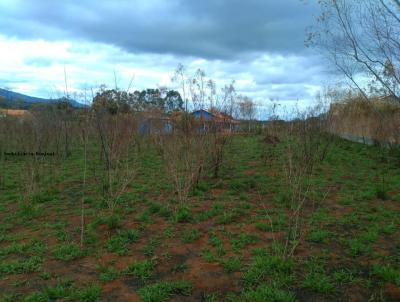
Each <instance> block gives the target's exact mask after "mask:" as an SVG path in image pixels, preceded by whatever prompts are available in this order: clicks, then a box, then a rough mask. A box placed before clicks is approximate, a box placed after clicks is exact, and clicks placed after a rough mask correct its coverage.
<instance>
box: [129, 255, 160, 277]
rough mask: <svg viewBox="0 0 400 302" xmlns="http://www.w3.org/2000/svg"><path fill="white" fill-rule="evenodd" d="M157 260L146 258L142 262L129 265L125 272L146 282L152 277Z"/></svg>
mask: <svg viewBox="0 0 400 302" xmlns="http://www.w3.org/2000/svg"><path fill="white" fill-rule="evenodd" d="M156 264H157V263H156V261H155V260H144V261H142V262H135V263H132V264H130V265H129V266H128V268H127V269H126V270H124V273H125V274H126V275H131V276H134V277H136V278H138V279H139V280H140V281H142V282H144V281H147V280H148V279H150V278H151V276H152V275H153V271H154V268H155V266H156Z"/></svg>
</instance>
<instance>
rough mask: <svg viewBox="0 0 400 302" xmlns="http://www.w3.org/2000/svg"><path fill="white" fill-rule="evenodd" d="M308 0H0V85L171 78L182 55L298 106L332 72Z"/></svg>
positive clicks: (124, 85)
mask: <svg viewBox="0 0 400 302" xmlns="http://www.w3.org/2000/svg"><path fill="white" fill-rule="evenodd" d="M315 2H317V1H312V0H311V1H304V0H303V1H302V0H279V1H276V0H246V1H243V0H202V1H198V0H168V1H167V0H79V1H74V0H64V1H54V0H0V87H1V88H8V89H11V90H14V91H17V92H20V93H25V94H29V95H32V96H37V97H59V96H60V95H62V94H64V93H65V91H66V90H67V91H68V93H69V94H73V93H78V94H79V93H82V92H84V91H86V92H88V91H92V90H93V89H94V90H96V89H98V87H99V86H100V85H102V84H106V85H107V86H108V87H110V88H113V87H115V86H117V87H118V88H120V89H128V88H130V89H132V90H136V89H139V90H140V89H144V88H156V87H159V86H166V87H169V88H176V85H177V84H176V83H174V82H172V81H171V78H172V77H173V74H174V70H175V69H176V66H177V65H178V64H179V63H181V64H183V65H184V66H185V67H186V69H187V72H188V73H189V74H190V73H194V72H195V71H196V70H197V69H198V68H201V69H202V70H204V71H205V73H206V75H207V76H208V77H209V78H212V79H214V80H215V81H216V83H217V84H218V86H219V87H221V86H223V85H224V84H226V83H229V82H230V81H231V80H235V84H236V90H237V92H238V93H240V94H244V95H247V96H249V97H252V98H253V99H254V100H255V101H256V102H257V103H258V104H259V105H260V106H261V107H263V106H269V105H268V104H270V103H271V101H270V100H271V99H274V100H275V101H278V102H279V103H281V104H282V105H293V104H298V105H300V106H303V107H304V106H307V105H308V104H311V103H312V102H313V100H314V99H315V95H316V93H317V91H320V90H322V89H323V88H324V87H325V86H326V85H327V83H329V81H331V76H330V71H329V68H328V67H327V64H326V62H325V60H324V58H323V57H322V56H321V55H319V54H318V52H317V51H316V50H314V49H309V48H306V47H305V46H304V40H305V37H306V29H307V28H308V27H309V26H311V25H312V24H313V23H314V22H315V19H316V17H317V16H318V13H319V10H318V7H317V4H316V3H315ZM65 83H67V85H66V84H65ZM87 94H88V93H87Z"/></svg>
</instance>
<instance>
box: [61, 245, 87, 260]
mask: <svg viewBox="0 0 400 302" xmlns="http://www.w3.org/2000/svg"><path fill="white" fill-rule="evenodd" d="M84 254H85V253H84V251H83V250H82V249H81V248H80V246H79V245H77V244H76V243H63V244H60V245H58V246H57V247H56V248H55V249H54V250H53V255H54V258H55V259H57V260H62V261H71V260H75V259H78V258H80V257H82V256H83V255H84Z"/></svg>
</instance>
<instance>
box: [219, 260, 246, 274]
mask: <svg viewBox="0 0 400 302" xmlns="http://www.w3.org/2000/svg"><path fill="white" fill-rule="evenodd" d="M222 266H223V267H224V269H225V270H226V271H227V272H228V273H232V272H238V271H240V269H241V268H242V262H241V260H240V258H239V257H230V258H228V259H226V260H224V261H222Z"/></svg>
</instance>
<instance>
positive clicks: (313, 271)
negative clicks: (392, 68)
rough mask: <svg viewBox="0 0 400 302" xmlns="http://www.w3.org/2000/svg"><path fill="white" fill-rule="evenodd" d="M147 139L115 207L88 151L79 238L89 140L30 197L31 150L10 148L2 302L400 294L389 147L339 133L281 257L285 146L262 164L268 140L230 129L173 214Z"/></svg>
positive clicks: (253, 300)
mask: <svg viewBox="0 0 400 302" xmlns="http://www.w3.org/2000/svg"><path fill="white" fill-rule="evenodd" d="M142 148H144V150H142V152H141V153H140V154H141V155H140V158H137V159H136V161H135V165H136V170H137V172H136V174H135V176H134V180H133V182H132V183H131V184H130V185H129V186H128V188H126V190H125V192H124V193H123V194H122V195H121V196H120V197H119V198H118V204H117V206H116V207H115V210H114V212H113V213H110V211H109V209H108V208H107V205H106V204H105V202H104V201H103V199H102V190H101V187H100V186H99V185H98V184H97V183H98V182H96V177H97V176H96V175H97V174H98V170H99V168H98V167H97V166H96V165H97V163H96V162H95V161H93V162H88V170H87V189H86V194H85V222H86V227H85V233H84V245H83V248H81V247H80V235H81V234H80V221H81V206H80V203H81V197H82V167H83V156H82V154H83V153H82V152H83V151H82V150H73V152H72V156H71V157H70V158H69V159H68V160H67V161H66V162H63V163H62V164H59V163H58V162H57V161H55V160H52V159H50V158H44V159H43V163H42V164H41V165H40V167H41V170H40V171H39V175H35V183H36V184H37V189H36V190H31V191H32V192H34V193H31V194H30V195H29V196H24V192H25V191H24V189H23V186H22V183H23V182H24V177H26V176H25V175H26V174H27V173H25V172H26V169H27V168H26V165H27V161H29V160H30V159H29V158H26V157H13V158H7V159H6V161H5V162H4V168H5V171H6V178H5V184H4V188H3V189H0V221H1V224H0V301H31V302H34V301H35V302H36V301H38V302H39V301H40V302H42V301H145V302H150V301H154V302H157V301H232V302H233V301H248V302H259V301H282V302H289V301H400V237H399V230H400V228H399V227H400V215H399V210H400V173H399V172H400V164H399V162H398V160H397V161H396V159H395V158H391V157H390V156H389V157H387V158H382V157H381V156H380V155H379V154H380V152H379V150H378V149H377V148H376V147H369V146H364V145H361V144H355V143H350V142H346V141H343V140H336V141H335V142H334V144H333V145H332V147H331V149H330V151H329V153H328V155H327V158H326V160H325V161H324V162H323V163H322V165H321V166H318V167H317V169H315V171H314V174H313V176H312V187H313V190H312V192H311V193H310V196H309V199H310V200H311V201H312V202H310V203H308V204H307V207H306V209H305V215H306V217H305V219H306V224H305V227H304V236H303V240H302V241H301V242H300V245H299V246H298V248H297V250H296V253H295V256H294V257H292V258H290V259H283V258H282V257H280V256H279V249H280V248H281V247H280V244H279V242H280V240H279V239H280V238H281V237H282V235H283V234H284V233H285V230H286V228H287V210H288V209H287V206H288V205H287V201H286V199H285V196H286V191H287V188H285V186H284V185H283V181H282V177H283V176H282V171H281V170H280V167H281V165H280V164H279V161H280V146H279V145H278V146H276V147H275V150H274V157H275V160H274V161H272V163H265V161H264V159H263V156H262V155H263V145H262V143H261V138H260V137H257V136H248V137H241V136H237V137H235V139H234V140H233V142H232V145H231V146H230V148H229V150H228V156H226V158H227V161H226V163H225V165H224V166H223V167H222V170H221V175H220V178H219V179H213V178H212V177H209V178H207V179H206V180H204V181H202V182H200V183H199V184H198V186H197V187H196V189H195V190H194V191H193V192H192V194H191V196H190V202H189V203H188V205H187V207H182V208H179V210H178V211H174V210H173V207H172V206H171V205H173V204H174V199H175V197H174V192H173V188H172V187H171V185H170V184H169V182H168V175H166V174H165V173H164V171H165V169H164V168H163V161H162V159H161V158H160V157H159V156H158V155H157V153H156V151H155V150H154V149H153V148H152V147H151V144H144V145H143V146H142ZM89 152H92V153H93V154H96V152H97V151H96V150H95V149H94V148H93V150H92V149H91V150H90V151H89ZM383 172H384V173H385V188H382V187H381V185H380V183H381V180H380V179H381V175H382V173H383Z"/></svg>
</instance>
